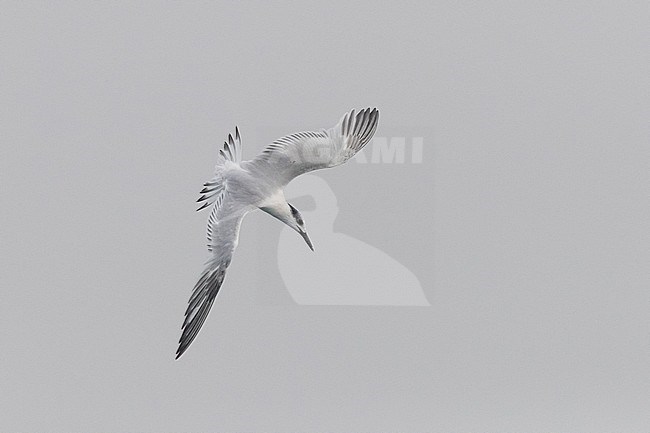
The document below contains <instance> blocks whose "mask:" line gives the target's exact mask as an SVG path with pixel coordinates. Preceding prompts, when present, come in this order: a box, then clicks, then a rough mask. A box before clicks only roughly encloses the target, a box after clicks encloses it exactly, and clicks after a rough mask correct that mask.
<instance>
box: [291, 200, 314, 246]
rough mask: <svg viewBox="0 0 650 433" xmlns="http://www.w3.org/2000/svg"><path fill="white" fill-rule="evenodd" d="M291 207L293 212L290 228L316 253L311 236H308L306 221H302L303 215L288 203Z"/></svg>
mask: <svg viewBox="0 0 650 433" xmlns="http://www.w3.org/2000/svg"><path fill="white" fill-rule="evenodd" d="M287 204H288V205H289V209H290V210H291V221H290V222H289V224H288V225H289V227H291V228H292V229H294V230H295V231H297V232H298V234H300V236H302V238H303V239H304V240H305V242H307V245H308V246H309V248H310V249H311V250H312V251H314V246H313V245H312V243H311V240H310V239H309V236H308V235H307V229H306V228H305V220H303V219H302V215H300V212H298V209H296V208H295V207H293V206H292V205H291V204H290V203H287Z"/></svg>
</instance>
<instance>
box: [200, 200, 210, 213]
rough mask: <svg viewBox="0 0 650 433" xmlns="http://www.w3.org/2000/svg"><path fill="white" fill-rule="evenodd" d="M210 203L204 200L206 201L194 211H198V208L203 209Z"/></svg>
mask: <svg viewBox="0 0 650 433" xmlns="http://www.w3.org/2000/svg"><path fill="white" fill-rule="evenodd" d="M210 204H211V203H210V202H209V201H206V202H205V203H203V205H202V206H201V207H200V208H198V209H197V210H196V211H197V212H198V211H200V210H203V209H205V208H206V207H208V206H210Z"/></svg>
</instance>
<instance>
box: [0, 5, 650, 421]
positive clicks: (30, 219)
mask: <svg viewBox="0 0 650 433" xmlns="http://www.w3.org/2000/svg"><path fill="white" fill-rule="evenodd" d="M0 7H1V9H2V12H1V13H0V65H1V72H0V98H1V99H0V102H1V103H0V136H1V140H2V147H1V150H0V188H1V191H2V195H1V200H2V201H1V203H0V218H1V225H0V234H1V238H0V242H1V243H0V245H1V246H0V253H1V254H2V256H1V271H0V284H1V292H0V293H1V296H2V302H1V303H0V324H1V326H2V332H1V334H0V347H1V349H2V355H1V359H2V361H1V365H0V405H1V406H0V430H2V431H21V432H42V431H48V432H114V431H115V432H118V431H122V432H126V431H142V432H160V431H175V432H196V431H232V432H249V431H263V432H286V431H305V432H325V431H327V432H371V431H383V432H397V431H399V432H416V431H427V432H472V431H473V432H477V431H489V432H549V431H557V432H589V433H594V432H612V431H624V432H647V431H648V430H650V411H649V410H648V408H649V407H650V266H649V263H650V217H649V215H650V170H649V168H650V146H649V145H648V144H649V135H650V134H649V132H650V126H649V125H650V122H649V120H648V119H650V104H649V98H650V84H649V80H648V77H649V76H650V66H649V65H650V54H649V49H648V47H649V46H650V27H649V26H648V23H649V22H650V13H649V8H648V4H647V2H645V1H639V2H586V1H584V2H583V1H570V2H559V1H558V2H505V1H504V2H495V1H490V2H458V1H449V2H435V3H431V2H420V3H410V2H399V3H397V2H396V3H395V4H394V5H393V6H386V5H384V6H379V5H378V3H377V2H365V3H350V2H321V3H311V4H305V3H274V4H270V3H266V2H244V3H225V2H191V3H190V2H122V3H120V2H110V3H109V2H79V3H76V2H2V3H0ZM366 106H377V107H379V108H380V109H381V112H382V118H381V123H380V126H379V130H378V131H377V134H378V135H381V136H384V137H393V136H406V137H411V136H422V137H424V151H423V162H422V164H419V165H417V164H402V165H399V164H375V165H372V164H365V165H363V164H358V163H350V164H347V165H346V166H343V167H340V168H339V169H337V170H331V171H329V172H323V173H319V175H320V176H323V178H324V179H326V180H327V181H328V183H329V184H330V186H331V187H332V189H333V191H334V192H335V193H336V196H337V200H338V206H339V214H338V219H337V221H336V223H335V229H336V230H337V231H340V232H341V233H345V234H347V235H348V236H353V237H355V238H357V239H360V240H363V241H364V242H367V243H369V244H372V245H373V246H375V247H376V248H380V249H381V250H382V251H385V252H387V253H388V254H390V255H391V257H393V258H395V259H396V260H398V261H399V262H401V263H403V264H405V265H406V266H408V268H409V269H410V270H411V271H412V272H413V273H414V274H415V275H417V276H418V278H419V280H420V282H421V284H422V286H423V289H424V290H425V292H426V295H427V298H428V300H429V301H430V303H431V307H420V308H418V307H411V308H409V307H341V306H334V307H326V306H316V307H305V306H299V305H296V304H295V303H293V302H291V298H290V297H289V296H288V294H287V292H286V289H285V288H284V286H283V284H282V280H281V279H280V277H279V274H278V273H277V268H276V263H277V262H276V258H275V257H273V254H275V252H276V246H275V245H277V239H276V238H277V235H278V233H279V231H280V225H279V223H277V221H275V220H273V219H271V218H268V217H267V216H266V215H262V214H261V213H260V214H255V215H251V216H250V217H248V218H247V220H246V221H245V222H244V225H243V227H242V236H241V243H240V247H239V249H238V251H237V252H236V255H235V258H234V260H233V264H232V266H231V268H230V270H229V273H228V276H227V278H226V283H225V284H224V287H223V290H222V292H221V293H220V295H219V298H218V302H217V303H216V305H215V307H214V308H213V310H212V313H211V315H210V317H209V319H208V321H207V323H206V325H205V328H204V329H203V331H202V333H201V335H200V336H199V338H198V339H197V340H196V341H195V343H194V345H193V346H192V347H191V348H190V350H189V351H188V352H187V353H186V355H185V356H184V357H183V358H182V359H181V360H180V361H178V362H175V361H174V360H173V355H174V351H175V348H176V342H177V339H178V337H179V333H180V323H181V319H182V313H183V311H184V308H185V305H186V302H187V298H188V296H189V293H190V290H191V287H192V286H193V284H194V282H195V280H196V278H197V276H198V274H199V272H200V270H201V268H202V264H203V262H204V260H205V259H206V258H207V253H206V251H205V249H204V245H205V240H204V229H205V227H204V224H205V219H206V217H207V215H206V214H205V213H195V212H194V200H195V199H196V197H197V195H196V193H197V192H198V190H199V189H200V187H201V184H202V183H203V182H204V181H205V180H207V179H208V178H209V177H210V176H211V172H212V166H213V163H214V157H215V153H216V149H217V146H218V145H219V144H220V143H221V142H222V140H223V139H224V138H225V136H226V134H227V133H228V132H230V131H232V129H233V128H234V125H239V127H240V128H241V130H242V134H243V136H244V156H245V157H252V156H254V155H255V154H256V153H257V152H259V151H260V150H261V149H262V147H263V146H264V145H265V144H267V143H268V142H270V141H271V140H273V139H274V138H277V135H281V134H284V133H287V132H292V131H299V130H310V129H318V128H324V127H329V126H331V125H332V124H333V123H335V122H336V121H337V120H338V119H339V117H340V116H341V115H342V114H343V113H344V112H345V111H347V110H348V109H350V108H355V107H356V108H362V107H366ZM265 131H272V132H273V133H272V134H271V133H270V132H269V133H268V134H267V133H265ZM276 133H278V134H276ZM261 233H267V234H268V233H271V234H272V235H265V236H262V235H260V234H261ZM274 236H275V237H276V238H274ZM274 242H275V244H273V243H274ZM296 242H302V241H301V240H300V239H299V238H297V239H296ZM266 243H268V244H269V245H272V247H267V246H265V247H264V248H261V247H258V244H265V245H266ZM315 243H316V240H315ZM317 245H318V244H317V243H316V246H317ZM303 251H304V252H305V254H306V253H308V251H307V249H306V248H305V249H304V250H303ZM306 272H307V270H306Z"/></svg>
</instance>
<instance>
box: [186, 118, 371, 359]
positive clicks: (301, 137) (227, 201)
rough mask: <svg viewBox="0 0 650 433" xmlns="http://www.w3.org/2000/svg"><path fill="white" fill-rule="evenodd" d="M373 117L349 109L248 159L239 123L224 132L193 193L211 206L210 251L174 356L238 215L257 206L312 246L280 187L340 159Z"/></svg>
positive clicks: (362, 141)
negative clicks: (325, 125) (209, 173)
mask: <svg viewBox="0 0 650 433" xmlns="http://www.w3.org/2000/svg"><path fill="white" fill-rule="evenodd" d="M378 121H379V111H378V110H377V109H376V108H373V109H370V108H367V109H365V110H361V111H359V112H358V113H355V111H354V110H352V111H350V112H348V113H346V114H345V115H344V116H343V118H341V120H340V121H339V123H337V124H336V126H334V127H333V128H331V129H328V130H322V131H319V132H298V133H295V134H291V135H287V136H285V137H282V138H280V139H278V140H276V141H274V142H273V143H271V144H270V145H268V146H267V147H266V148H265V149H264V150H263V151H262V153H261V154H259V155H258V156H257V157H255V158H254V159H251V160H248V161H242V160H241V155H242V152H241V138H240V136H239V129H238V128H235V137H234V138H233V136H232V135H228V139H227V141H226V142H225V143H224V146H223V149H221V150H220V151H219V155H218V157H217V163H216V166H215V174H214V177H213V178H212V179H211V180H210V181H208V182H206V183H205V184H204V187H205V188H203V190H201V194H202V195H201V197H200V198H199V199H198V201H199V202H203V204H202V206H201V207H200V208H199V209H197V210H201V209H205V208H207V207H209V206H212V210H211V211H210V216H209V217H208V228H207V238H208V250H209V251H210V252H211V253H212V255H211V257H210V258H209V259H208V261H207V263H206V266H205V269H204V270H203V272H202V273H201V276H200V278H199V281H198V282H197V283H196V285H195V286H194V290H193V291H192V295H191V296H190V300H189V301H188V306H187V310H186V311H185V320H184V321H183V326H182V331H183V332H182V334H181V338H180V341H179V344H178V350H177V351H176V359H178V358H179V357H180V356H181V355H182V354H183V353H184V352H185V351H186V350H187V348H188V347H189V345H190V344H191V343H192V341H194V339H195V338H196V335H197V334H198V333H199V330H200V329H201V326H202V325H203V323H204V322H205V319H206V317H207V316H208V313H209V312H210V308H211V307H212V304H213V303H214V300H215V298H216V296H217V293H219V289H220V288H221V285H222V284H223V280H224V277H225V275H226V269H227V268H228V265H230V260H231V258H232V255H233V252H234V251H235V248H236V247H237V243H238V240H239V228H240V226H241V222H242V220H243V218H244V216H245V215H246V214H247V213H248V212H250V211H252V210H255V209H262V210H263V211H264V212H266V213H268V214H270V215H272V216H274V217H275V218H277V219H279V220H280V221H282V222H283V223H285V224H286V225H288V226H289V227H291V228H292V229H294V230H295V231H296V232H298V233H299V234H300V236H302V238H303V239H304V240H305V242H307V245H308V246H309V248H310V249H311V250H312V251H313V250H314V247H313V245H312V243H311V240H310V239H309V236H308V235H307V230H306V228H305V222H304V221H303V219H302V216H301V215H300V212H298V210H297V209H296V208H295V207H293V206H291V204H289V203H287V200H286V199H285V198H284V192H283V188H284V187H285V186H286V185H287V184H288V183H289V182H291V180H292V179H293V178H295V177H296V176H299V175H301V174H304V173H307V172H310V171H313V170H318V169H321V168H330V167H336V166H337V165H341V164H343V163H344V162H345V161H347V160H348V159H350V158H351V157H352V156H354V155H355V154H356V153H357V152H359V150H361V149H362V148H363V147H364V146H365V145H366V144H367V143H368V142H369V141H370V139H371V138H372V136H373V134H374V133H375V130H376V129H377V122H378Z"/></svg>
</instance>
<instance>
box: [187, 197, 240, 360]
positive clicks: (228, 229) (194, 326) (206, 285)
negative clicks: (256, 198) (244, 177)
mask: <svg viewBox="0 0 650 433" xmlns="http://www.w3.org/2000/svg"><path fill="white" fill-rule="evenodd" d="M247 212H248V209H247V208H245V207H242V206H239V205H237V204H236V203H234V202H233V200H231V199H229V197H228V195H227V193H226V195H225V197H224V198H223V199H222V200H221V201H220V206H216V205H215V206H214V208H213V210H212V213H211V214H210V219H209V220H208V249H209V250H210V251H212V257H211V258H210V260H208V262H207V263H206V266H205V269H204V270H203V272H202V273H201V277H200V278H199V281H197V283H196V285H195V286H194V290H193V291H192V295H191V296H190V300H189V301H188V305H187V309H186V310H185V320H183V326H182V330H183V332H182V334H181V338H180V340H179V342H178V350H177V351H176V359H178V358H179V357H180V356H181V355H182V354H183V353H184V352H185V351H186V350H187V348H188V347H189V345H190V344H191V343H192V341H194V339H195V338H196V336H197V334H198V333H199V330H200V329H201V326H203V323H204V322H205V319H206V318H207V317H208V313H209V312H210V309H211V308H212V304H214V300H215V298H216V297H217V294H218V293H219V289H221V285H222V284H223V280H224V278H225V276H226V269H227V268H228V266H229V265H230V260H231V259H232V255H233V252H234V251H235V248H236V247H237V243H238V240H239V228H240V226H241V222H242V220H243V219H244V216H245V215H246V213H247Z"/></svg>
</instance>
